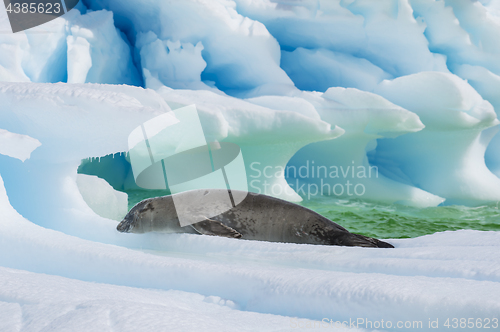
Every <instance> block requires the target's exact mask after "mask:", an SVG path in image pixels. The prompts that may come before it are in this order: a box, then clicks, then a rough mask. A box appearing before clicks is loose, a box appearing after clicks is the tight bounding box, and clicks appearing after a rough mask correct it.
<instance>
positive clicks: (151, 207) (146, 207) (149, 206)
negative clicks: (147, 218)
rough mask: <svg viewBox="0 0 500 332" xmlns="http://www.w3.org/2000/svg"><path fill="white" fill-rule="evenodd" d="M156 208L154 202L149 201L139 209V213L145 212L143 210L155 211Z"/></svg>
mask: <svg viewBox="0 0 500 332" xmlns="http://www.w3.org/2000/svg"><path fill="white" fill-rule="evenodd" d="M154 209H155V207H154V206H153V204H152V203H151V202H149V203H148V204H146V206H145V207H143V208H142V209H141V210H140V211H139V213H143V212H146V211H149V210H151V211H154Z"/></svg>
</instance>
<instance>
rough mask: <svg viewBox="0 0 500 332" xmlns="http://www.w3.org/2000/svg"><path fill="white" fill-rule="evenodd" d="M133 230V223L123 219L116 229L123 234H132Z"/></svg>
mask: <svg viewBox="0 0 500 332" xmlns="http://www.w3.org/2000/svg"><path fill="white" fill-rule="evenodd" d="M131 228H132V223H131V222H130V220H129V219H127V218H125V219H123V220H122V221H121V222H120V223H119V224H118V226H116V229H117V230H118V231H119V232H122V233H128V232H130V229H131Z"/></svg>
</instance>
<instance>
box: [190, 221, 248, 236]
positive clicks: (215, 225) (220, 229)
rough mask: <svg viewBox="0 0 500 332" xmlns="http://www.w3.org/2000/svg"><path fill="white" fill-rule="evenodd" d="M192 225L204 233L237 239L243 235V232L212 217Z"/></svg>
mask: <svg viewBox="0 0 500 332" xmlns="http://www.w3.org/2000/svg"><path fill="white" fill-rule="evenodd" d="M191 227H193V228H194V230H195V231H197V232H198V233H200V234H204V235H217V236H224V237H230V238H235V239H239V238H240V237H241V234H240V233H238V232H237V231H235V230H234V229H232V228H231V227H229V226H226V225H224V224H223V223H221V222H219V221H216V220H212V219H205V220H203V221H200V222H197V223H196V224H192V225H191Z"/></svg>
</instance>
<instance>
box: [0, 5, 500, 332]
mask: <svg viewBox="0 0 500 332" xmlns="http://www.w3.org/2000/svg"><path fill="white" fill-rule="evenodd" d="M0 7H1V6H0ZM10 29H11V28H10V24H9V21H8V16H7V13H6V11H5V10H4V9H3V7H1V8H0V32H1V33H0V226H1V228H2V231H1V232H0V252H2V254H1V255H0V280H1V281H2V287H0V330H2V331H3V330H6V331H9V330H13V331H16V330H22V328H23V327H26V326H29V328H31V329H33V330H43V329H47V330H49V329H54V330H61V329H68V330H72V331H87V330H89V329H98V330H107V329H117V330H120V331H128V330H130V331H141V330H143V331H146V330H148V331H149V330H151V329H153V330H154V329H157V330H158V329H162V328H165V326H168V327H172V329H175V330H179V331H193V330H198V329H203V330H206V331H221V330H222V331H232V330H234V327H235V326H238V327H241V330H259V331H276V330H285V331H286V330H293V329H296V328H302V327H304V328H308V327H311V328H312V327H317V326H321V327H328V328H332V329H335V328H337V329H345V330H348V331H372V330H374V329H376V330H383V331H391V330H395V329H397V328H399V329H402V327H400V325H398V324H400V323H401V324H403V325H402V326H404V327H406V325H405V324H410V325H411V326H410V327H411V328H413V329H415V330H417V329H418V330H435V329H434V326H435V325H434V324H439V328H443V326H444V325H443V324H445V323H446V322H447V321H449V319H450V318H452V317H474V318H475V322H477V320H478V319H479V320H481V322H485V321H486V319H488V320H489V322H490V323H491V324H494V319H495V318H497V319H498V317H497V316H496V315H497V314H498V312H500V305H499V302H498V299H497V297H496V294H498V293H499V292H500V286H499V283H500V272H499V269H498V266H499V263H500V262H499V259H498V257H499V255H498V252H499V245H498V243H499V236H500V235H499V232H498V231H493V230H492V231H475V230H463V229H462V230H457V231H446V232H441V233H435V234H429V235H426V236H422V237H418V238H411V239H403V238H397V239H390V242H391V243H393V244H394V245H395V247H396V248H394V249H393V250H385V251H384V250H378V249H375V250H369V249H368V250H367V249H363V248H346V247H325V246H310V245H296V244H287V243H265V242H256V241H243V240H233V239H226V238H217V237H208V236H197V235H191V234H154V233H149V234H144V235H141V236H132V235H130V234H121V233H119V232H117V231H116V225H117V224H118V221H119V220H120V219H121V218H122V217H123V216H124V215H125V214H126V213H127V210H128V208H129V206H128V205H129V204H130V202H131V201H132V198H131V197H130V196H127V193H125V192H129V193H130V192H133V191H134V190H137V189H139V187H138V186H137V184H136V182H135V179H134V174H133V171H132V168H131V163H130V156H129V145H128V138H129V135H130V134H131V133H132V131H134V129H136V128H140V127H141V125H143V124H144V123H146V122H148V121H153V122H154V121H155V120H154V119H156V118H157V117H158V116H162V115H165V114H166V113H169V112H171V111H172V110H180V109H181V108H183V107H185V106H188V105H193V104H194V105H195V107H196V109H197V112H198V115H199V118H200V124H201V127H202V129H203V133H204V135H205V138H206V139H207V142H213V143H214V144H216V143H218V142H220V143H224V142H228V143H234V144H237V145H238V146H239V147H240V149H241V154H242V156H243V160H244V166H245V170H246V173H247V179H246V180H247V185H248V188H249V190H250V191H254V192H259V193H263V194H267V195H271V196H275V197H279V198H282V199H286V200H289V201H293V202H297V203H301V204H305V205H306V206H307V204H312V203H310V202H314V200H315V199H316V198H317V197H319V196H323V197H324V199H327V200H329V201H331V202H348V203H349V204H351V202H353V201H354V202H355V201H356V200H362V201H370V202H372V203H370V204H380V206H381V207H382V208H384V209H387V210H390V209H392V208H393V207H395V206H410V207H415V208H418V209H421V210H419V211H431V209H427V208H430V207H436V206H440V207H439V208H441V207H442V206H443V205H457V204H460V205H463V206H464V207H463V209H468V210H467V211H475V209H477V208H476V207H477V206H484V205H488V206H492V210H493V208H494V207H495V203H496V202H498V201H500V179H499V176H500V157H499V153H498V152H499V149H500V136H499V135H500V134H497V132H498V128H499V124H500V122H499V120H498V114H500V113H499V111H500V98H499V94H498V91H499V89H500V60H499V59H500V46H499V45H500V44H499V43H498V41H499V38H500V5H499V3H498V1H495V0H480V1H448V0H446V1H444V0H443V1H441V0H438V1H434V0H394V1H384V2H376V1H362V0H317V1H309V0H280V1H274V0H220V1H219V0H183V1H159V0H144V1H141V2H137V1H136V2H134V1H120V2H116V1H110V0H82V1H81V2H79V3H78V5H77V6H76V7H75V9H73V10H71V11H69V12H68V13H67V14H65V15H63V16H61V17H59V18H56V19H54V20H52V21H50V22H48V23H46V24H43V25H40V26H37V27H34V28H31V29H28V30H25V31H21V32H18V33H15V34H13V33H11V30H10ZM168 143H169V144H171V145H172V146H173V148H174V149H179V150H181V149H182V148H183V147H182V146H181V144H182V143H181V142H179V141H178V140H171V141H169V142H168ZM165 192H168V190H166V191H165ZM348 203H345V204H348ZM332 204H334V203H332ZM335 204H336V203H335ZM349 204H348V205H347V207H346V209H348V208H349V206H355V203H352V205H349ZM388 206H389V207H390V208H389V207H388ZM327 208H330V207H327ZM439 208H436V209H439ZM447 208H449V207H444V208H443V209H447ZM394 209H395V208H394ZM412 211H414V210H412ZM432 211H436V210H432ZM348 213H351V214H352V215H354V217H353V218H356V211H355V209H354V208H352V209H351V210H349V212H348ZM348 213H346V214H348ZM429 215H432V214H431V212H429ZM344 217H345V214H343V215H339V216H338V219H339V220H340V221H341V220H342V218H344ZM381 218H385V217H380V216H378V215H377V210H376V209H374V211H373V219H374V220H373V222H380V219H381ZM451 218H453V215H452V217H451ZM464 218H465V217H464ZM387 219H388V220H387V224H388V225H390V223H394V222H397V221H394V220H392V219H391V218H390V217H389V218H387ZM441 219H443V218H441ZM441 219H440V220H441ZM469 219H474V218H469ZM469 219H467V220H466V221H467V223H468V224H467V225H471V224H474V223H475V222H477V223H479V222H483V221H484V220H485V219H481V220H479V219H478V220H475V219H474V220H469ZM493 219H494V218H493V217H490V219H488V220H487V222H490V221H491V223H490V224H491V227H492V229H497V228H495V227H496V224H495V222H496V220H493ZM407 220H412V219H411V218H407ZM464 220H465V219H464ZM405 222H406V221H401V223H402V224H401V225H398V226H400V227H404V225H407V224H405ZM429 222H431V221H429ZM490 224H488V225H490ZM485 227H486V226H485ZM458 228H463V227H458ZM405 236H407V235H406V234H401V235H400V237H405ZM382 320H383V322H384V323H382ZM353 322H354V323H353ZM389 322H390V323H391V326H389V325H388V323H389ZM496 322H497V324H498V321H496ZM450 323H451V321H450ZM382 324H385V325H382ZM413 324H416V325H413ZM475 324H476V323H475ZM474 327H477V325H475V326H474Z"/></svg>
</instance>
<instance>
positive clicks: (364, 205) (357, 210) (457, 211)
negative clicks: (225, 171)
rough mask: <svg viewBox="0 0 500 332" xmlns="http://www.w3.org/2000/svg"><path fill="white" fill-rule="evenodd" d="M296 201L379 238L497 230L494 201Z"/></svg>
mask: <svg viewBox="0 0 500 332" xmlns="http://www.w3.org/2000/svg"><path fill="white" fill-rule="evenodd" d="M127 194H128V195H129V208H132V207H133V206H134V205H135V204H136V203H138V202H140V201H141V200H143V199H145V198H149V197H156V196H163V195H166V194H167V192H165V191H162V190H131V191H128V192H127ZM300 204H301V205H303V206H305V207H307V208H309V209H312V210H314V211H316V212H318V213H320V214H322V215H323V216H325V217H327V218H329V219H331V220H332V221H334V222H336V223H337V224H339V225H342V226H344V227H345V228H347V229H348V230H349V231H351V232H353V233H358V234H363V235H366V236H371V237H377V238H382V239H389V238H392V239H394V238H412V237H417V236H422V235H426V234H433V233H436V232H443V231H447V230H459V229H475V230H482V231H492V230H493V231H500V211H499V210H498V208H499V204H498V203H493V204H488V205H484V206H479V207H466V206H458V205H457V206H455V205H454V206H438V207H432V208H424V209H422V208H412V207H407V206H399V205H384V204H379V203H369V202H363V201H355V200H351V201H348V200H339V199H333V198H329V197H320V198H316V199H314V200H310V201H303V202H301V203H300Z"/></svg>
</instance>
